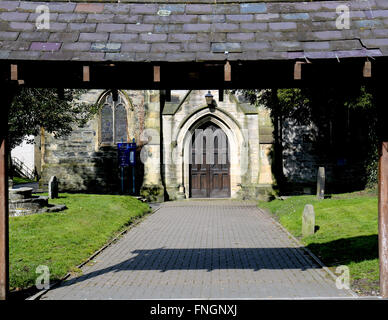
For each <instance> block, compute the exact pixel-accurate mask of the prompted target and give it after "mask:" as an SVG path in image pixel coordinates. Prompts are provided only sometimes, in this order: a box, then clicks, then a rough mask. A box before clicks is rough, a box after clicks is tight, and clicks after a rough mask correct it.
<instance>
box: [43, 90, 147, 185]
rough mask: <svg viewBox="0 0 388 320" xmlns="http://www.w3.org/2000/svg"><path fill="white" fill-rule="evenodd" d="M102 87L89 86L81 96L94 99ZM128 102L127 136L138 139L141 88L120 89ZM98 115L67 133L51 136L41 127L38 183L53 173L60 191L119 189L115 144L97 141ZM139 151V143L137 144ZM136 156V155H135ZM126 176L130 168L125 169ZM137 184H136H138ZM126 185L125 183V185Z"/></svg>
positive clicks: (139, 178)
mask: <svg viewBox="0 0 388 320" xmlns="http://www.w3.org/2000/svg"><path fill="white" fill-rule="evenodd" d="M103 93H104V92H103V91H102V90H90V91H88V92H87V93H86V94H85V95H83V97H82V99H83V100H84V101H85V102H90V103H95V102H96V101H98V99H99V98H100V97H101V96H102V95H103ZM120 94H122V95H123V96H125V99H126V100H127V102H128V106H127V107H128V108H127V121H128V136H129V137H130V139H131V140H132V137H134V138H136V141H139V139H140V135H141V132H142V130H143V128H144V92H142V91H124V92H122V93H120ZM99 130H100V118H99V115H98V116H96V117H95V118H94V119H92V120H90V121H89V122H88V123H87V124H86V125H85V126H84V127H82V128H80V127H74V128H73V131H72V133H71V134H70V135H69V136H66V137H61V138H58V139H55V138H54V136H53V135H51V134H48V133H46V132H44V131H43V130H42V134H41V136H40V137H39V139H36V142H37V143H38V144H37V145H36V148H37V149H38V150H40V159H39V160H40V166H41V179H40V186H41V187H42V188H47V184H48V181H49V179H50V177H51V176H53V175H55V176H57V178H58V180H59V188H60V190H61V191H72V192H77V191H85V192H98V193H116V192H119V191H120V188H121V181H120V170H119V168H118V158H117V157H118V155H117V147H116V146H115V144H111V145H101V144H100V141H99ZM139 147H140V149H139V152H138V154H139V153H140V150H141V143H140V144H139ZM138 160H139V159H138ZM137 164H138V166H137V168H136V172H137V173H138V175H137V182H138V183H137V190H139V189H140V186H141V183H142V175H143V173H142V166H141V163H140V161H137ZM124 173H125V176H126V178H128V176H129V174H130V172H129V170H128V169H125V172H124ZM139 185H140V186H139ZM125 187H126V188H128V189H129V185H126V186H125Z"/></svg>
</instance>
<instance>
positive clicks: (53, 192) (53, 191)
mask: <svg viewBox="0 0 388 320" xmlns="http://www.w3.org/2000/svg"><path fill="white" fill-rule="evenodd" d="M48 193H49V198H50V199H55V198H58V179H57V177H56V176H52V177H51V178H50V181H49V184H48Z"/></svg>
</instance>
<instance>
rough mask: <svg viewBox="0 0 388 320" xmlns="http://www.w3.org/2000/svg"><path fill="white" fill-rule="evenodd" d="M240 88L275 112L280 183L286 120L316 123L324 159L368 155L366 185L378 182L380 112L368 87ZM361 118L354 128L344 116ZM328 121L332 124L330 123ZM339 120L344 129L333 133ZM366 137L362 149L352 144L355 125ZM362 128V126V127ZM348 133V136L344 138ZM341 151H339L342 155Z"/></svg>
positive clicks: (275, 154)
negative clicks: (335, 155) (334, 123)
mask: <svg viewBox="0 0 388 320" xmlns="http://www.w3.org/2000/svg"><path fill="white" fill-rule="evenodd" d="M236 91H239V93H241V94H242V95H243V96H244V97H245V98H246V99H247V100H248V101H249V102H250V103H251V104H253V105H256V106H259V105H262V106H265V107H266V108H268V109H269V110H270V112H271V118H272V121H273V124H274V159H273V160H274V162H275V163H274V164H273V165H274V174H275V178H276V181H277V183H278V185H279V186H280V187H281V184H282V182H284V177H283V175H282V171H283V170H282V163H281V162H282V159H281V158H282V148H283V147H282V126H283V121H284V120H285V119H292V120H293V121H294V122H295V123H296V124H298V125H309V124H314V127H315V128H316V130H317V131H316V132H314V133H313V134H314V135H315V137H316V140H315V144H316V146H317V147H316V149H317V152H318V153H319V154H320V156H321V157H322V158H324V157H326V156H330V155H334V153H335V152H339V153H342V154H344V153H346V152H347V153H348V156H351V155H355V153H358V154H359V155H361V157H362V156H364V169H365V177H360V180H364V181H365V184H366V186H368V187H371V186H373V185H375V183H376V182H377V163H378V151H377V132H376V128H377V125H376V123H377V111H376V107H375V103H374V101H373V95H372V93H371V92H369V91H368V88H367V87H364V86H360V87H345V88H341V89H339V88H318V89H312V88H309V89H308V88H291V89H266V90H235V92H236ZM346 114H347V117H348V122H349V121H350V120H349V115H350V118H352V119H356V120H357V119H358V121H356V122H354V120H353V127H352V128H350V127H349V123H348V124H347V125H342V124H341V123H339V121H343V118H344V115H345V117H346ZM328 122H329V123H330V125H329V126H328ZM333 122H337V126H336V128H337V129H338V128H339V130H340V131H341V130H342V132H334V133H332V132H330V130H331V128H332V123H333ZM361 124H362V129H363V130H364V134H363V135H362V136H363V137H364V138H365V143H364V145H363V146H362V147H363V149H365V151H361V149H360V148H359V146H354V145H352V143H351V142H353V141H352V133H354V129H355V128H354V127H355V125H356V126H360V125H361ZM360 129H361V128H360ZM344 134H345V135H347V137H344ZM329 135H330V136H332V135H336V138H337V140H338V142H337V144H334V146H335V147H333V145H332V144H331V143H330V141H331V139H327V137H328V136H329ZM338 155H339V154H337V156H338Z"/></svg>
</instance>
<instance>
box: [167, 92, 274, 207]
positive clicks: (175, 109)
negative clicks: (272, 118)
mask: <svg viewBox="0 0 388 320" xmlns="http://www.w3.org/2000/svg"><path fill="white" fill-rule="evenodd" d="M206 93H207V90H192V91H182V90H181V91H172V99H171V102H169V103H167V104H166V105H165V108H164V111H163V123H162V127H163V163H164V165H163V177H164V179H165V184H166V191H167V194H168V197H169V199H176V198H180V197H182V193H183V196H184V197H186V198H187V197H189V189H190V185H189V178H188V177H189V175H190V172H189V165H188V163H189V157H191V156H188V155H187V153H188V143H190V142H188V140H187V139H188V138H187V133H188V132H193V131H194V130H195V128H196V127H198V126H199V125H200V124H202V123H205V122H207V121H210V122H214V124H216V125H217V126H219V127H220V128H221V129H222V130H223V131H224V132H225V133H226V135H227V136H228V142H229V150H230V153H231V159H230V162H231V165H230V179H231V196H232V197H233V198H257V197H258V196H259V194H260V190H259V189H260V188H261V187H263V186H265V188H267V189H268V186H270V185H271V183H272V177H271V174H270V164H269V162H268V157H267V154H266V153H264V154H263V153H261V152H260V150H261V148H262V145H261V143H260V140H259V113H258V109H257V108H255V107H252V106H250V105H249V104H248V103H247V102H246V101H244V100H243V99H242V97H240V96H239V97H236V96H234V95H232V94H229V93H228V94H225V95H224V100H223V101H222V102H221V101H219V99H218V91H217V90H211V93H212V95H213V96H214V100H215V102H216V108H215V109H214V110H211V109H210V108H208V107H207V105H206V102H205V99H204V96H205V94H206ZM268 126H270V124H268ZM263 141H264V140H263ZM264 142H265V141H264ZM267 142H268V144H267V145H269V146H270V145H271V143H272V142H271V141H267ZM260 170H263V171H264V172H266V174H267V176H265V177H264V175H262V176H260V172H261V171H260ZM260 179H261V181H260ZM264 193H265V192H264Z"/></svg>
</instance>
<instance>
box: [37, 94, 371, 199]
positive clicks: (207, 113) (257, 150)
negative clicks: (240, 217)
mask: <svg viewBox="0 0 388 320" xmlns="http://www.w3.org/2000/svg"><path fill="white" fill-rule="evenodd" d="M209 93H210V95H211V96H213V97H212V99H211V101H212V102H211V103H210V104H208V102H207V96H209ZM220 97H221V99H220ZM82 100H83V101H85V102H88V103H96V102H97V103H98V104H99V106H100V111H99V113H98V114H97V115H96V116H95V117H94V118H93V119H92V120H90V121H89V122H88V124H87V125H86V126H84V127H82V128H80V127H78V128H74V130H73V132H72V134H71V135H69V136H66V137H62V138H59V139H55V138H54V137H53V135H51V134H48V133H46V132H45V131H44V130H43V129H42V130H41V135H40V136H38V137H36V143H35V167H36V170H37V172H38V175H39V177H40V185H41V187H42V188H45V186H47V183H48V181H49V179H50V177H51V176H53V175H55V176H57V178H58V179H59V181H60V189H61V191H63V192H65V191H69V192H92V193H124V194H136V195H142V196H144V197H146V198H147V199H148V200H150V201H164V200H175V199H185V198H240V199H268V198H269V197H270V196H271V195H272V194H273V192H274V189H275V190H276V188H277V185H276V182H277V181H278V180H277V177H276V174H275V170H276V169H275V167H274V161H273V155H274V148H275V144H274V132H273V131H274V126H273V124H272V120H271V117H270V112H269V110H268V109H267V108H265V106H261V107H255V106H252V105H251V104H250V103H248V101H246V100H245V99H244V97H243V96H242V95H241V94H238V93H236V94H233V93H232V92H231V91H225V92H224V94H223V95H219V91H218V90H210V91H209V90H172V91H171V97H170V98H169V99H168V101H167V99H165V95H164V94H163V91H158V90H146V91H139V90H133V91H131V90H122V91H121V90H119V91H110V90H89V91H88V92H87V93H86V94H84V95H83V96H82ZM220 100H222V101H220ZM321 109H322V110H321V116H320V118H322V119H325V112H326V113H328V112H329V113H330V112H331V111H328V110H330V108H328V106H327V105H326V104H323V105H322V108H321ZM331 109H333V110H334V109H335V110H337V111H336V112H337V113H338V114H336V116H335V119H337V120H336V121H337V123H332V120H330V119H326V120H324V121H323V122H324V123H323V124H324V126H323V130H320V134H319V135H317V134H314V131H316V130H314V125H302V126H301V125H298V124H296V123H294V122H293V120H292V119H283V124H282V129H281V131H282V136H283V138H282V159H281V166H282V174H283V175H284V178H285V179H286V180H287V184H288V186H289V190H291V191H292V193H293V194H296V193H299V194H301V193H302V194H311V193H314V192H315V186H316V177H317V171H318V167H319V166H325V168H326V182H327V187H328V189H327V190H328V191H330V192H337V191H338V192H344V191H350V189H349V188H350V186H351V187H352V188H353V189H354V190H357V188H359V189H360V190H361V189H362V188H363V187H364V185H363V183H364V182H363V181H361V179H360V178H359V177H361V176H365V174H364V173H363V172H362V170H363V161H364V160H363V157H362V155H363V154H364V153H365V152H362V148H363V146H365V145H366V143H365V141H364V140H365V137H366V134H365V132H363V131H362V130H360V129H361V128H363V126H362V124H363V122H364V120H363V118H364V116H363V115H362V114H357V113H355V112H353V113H352V114H349V111H348V112H347V113H346V112H345V113H344V114H343V115H342V114H340V113H341V112H342V111H341V112H339V111H338V110H342V109H341V108H339V107H338V106H337V107H336V106H334V107H333V108H331ZM161 110H162V111H161ZM356 116H357V117H356ZM350 120H351V121H350ZM349 123H350V125H349ZM325 128H326V129H327V130H326V129H325ZM364 129H365V128H364ZM364 131H365V130H364ZM322 134H323V136H322ZM319 136H321V137H319ZM350 138H351V139H350ZM133 139H135V142H136V144H137V149H136V165H135V169H134V171H133V170H132V168H131V167H124V168H123V169H121V168H120V167H119V160H118V148H117V144H118V143H121V142H132V141H133ZM317 139H318V140H317ZM363 139H364V140H363ZM315 140H316V141H315ZM317 143H318V144H317ZM133 176H135V179H134V180H135V182H134V184H135V186H134V187H133ZM274 187H275V188H274ZM331 187H333V188H336V190H334V189H330V188H331ZM353 189H352V190H353ZM133 190H134V191H135V192H133ZM284 192H287V190H284ZM284 192H282V194H284Z"/></svg>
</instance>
